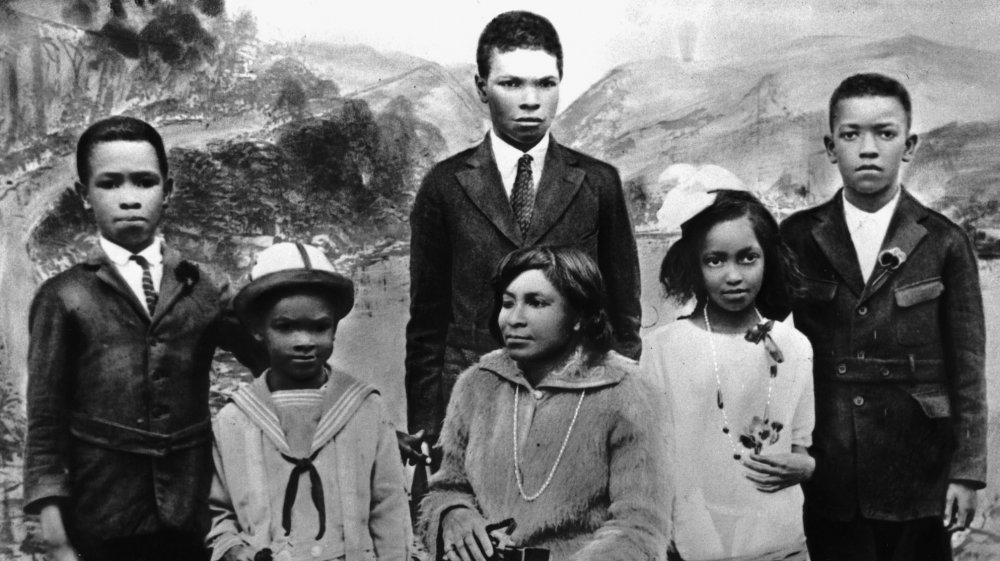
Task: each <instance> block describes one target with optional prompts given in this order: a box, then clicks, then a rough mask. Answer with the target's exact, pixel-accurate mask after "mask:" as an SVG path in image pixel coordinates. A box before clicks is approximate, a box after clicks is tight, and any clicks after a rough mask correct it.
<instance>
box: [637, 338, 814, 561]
mask: <svg viewBox="0 0 1000 561" xmlns="http://www.w3.org/2000/svg"><path fill="white" fill-rule="evenodd" d="M771 335H772V337H773V338H774V341H775V343H776V344H777V345H778V347H779V348H780V349H781V351H782V353H783V354H784V359H785V360H784V362H783V363H781V364H779V365H778V374H777V377H776V378H775V380H774V386H773V389H772V396H771V401H770V407H769V418H770V419H769V420H770V422H769V423H768V424H769V425H771V426H773V425H772V423H775V422H777V423H780V429H779V430H777V437H776V438H775V437H774V436H773V430H774V429H772V435H770V436H769V437H768V438H766V439H764V440H763V448H762V450H761V454H765V455H766V454H774V453H783V452H791V450H792V445H798V446H805V447H808V446H810V445H811V444H812V430H813V425H814V422H815V409H814V402H813V382H812V347H811V346H810V344H809V341H808V340H807V339H806V337H805V336H804V335H802V334H801V333H799V332H798V331H796V330H795V328H793V327H791V325H787V324H784V323H780V322H775V325H774V329H773V330H772V332H771ZM710 337H711V338H712V339H711V343H714V346H715V351H716V355H717V357H718V363H719V380H721V389H722V396H723V401H724V406H725V412H726V415H727V416H728V419H729V427H730V431H731V434H732V437H733V438H732V440H730V438H729V435H726V434H725V433H723V431H722V427H723V417H722V412H721V411H720V410H719V407H718V405H717V399H716V390H717V388H718V383H717V381H716V375H715V368H714V363H713V359H712V347H711V344H710V339H709V338H710ZM769 364H770V363H769V360H768V355H767V351H766V350H765V348H764V345H763V343H761V344H754V343H750V342H747V341H746V340H745V339H744V338H743V335H742V334H719V333H713V334H710V333H708V331H706V330H704V329H702V328H700V327H698V326H697V325H695V324H694V323H693V322H692V321H690V320H688V319H683V320H678V321H675V322H673V323H671V324H669V325H666V326H664V327H661V328H659V329H657V330H655V331H653V332H651V333H649V334H648V335H647V336H646V337H645V347H644V349H643V353H642V359H641V363H640V367H641V370H642V372H643V374H644V375H646V376H650V377H651V379H652V380H654V381H655V382H656V383H657V384H658V385H659V386H660V388H661V390H662V392H663V401H662V403H663V407H664V408H665V410H666V412H667V415H666V421H667V423H668V424H669V426H668V427H667V431H666V433H667V435H668V438H669V443H668V446H669V458H670V459H671V462H672V465H671V479H672V481H671V483H672V486H673V489H674V493H675V496H674V503H673V511H672V516H671V519H672V523H673V542H674V544H675V547H676V548H677V551H678V553H680V555H681V557H683V558H684V559H685V560H687V561H697V560H705V559H725V558H729V557H737V556H744V555H758V554H763V553H766V552H769V551H773V550H776V549H779V548H783V547H788V546H790V545H796V544H805V535H804V532H803V529H802V501H803V498H802V490H801V488H800V487H799V486H798V485H796V486H792V487H788V488H786V489H783V490H781V491H779V492H777V493H764V492H761V491H758V490H757V489H756V487H754V484H753V482H752V481H750V480H748V479H747V478H746V474H747V473H749V472H750V470H749V469H748V468H747V467H745V466H743V465H742V464H741V463H740V462H739V461H737V460H735V459H734V458H733V444H732V443H733V442H735V445H736V448H737V449H738V450H739V452H740V453H741V455H742V456H743V458H746V457H748V456H749V455H750V454H751V453H752V452H753V451H752V450H748V449H747V448H744V445H743V444H742V443H741V442H740V435H741V434H744V433H746V432H748V431H749V427H750V425H751V422H752V421H753V419H754V417H755V416H757V417H762V416H763V413H764V409H765V406H766V404H767V402H768V400H767V393H768V379H769Z"/></svg>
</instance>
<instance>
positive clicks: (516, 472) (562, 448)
mask: <svg viewBox="0 0 1000 561" xmlns="http://www.w3.org/2000/svg"><path fill="white" fill-rule="evenodd" d="M520 395H521V386H514V431H513V432H514V479H516V480H517V490H518V492H520V493H521V498H522V499H524V500H526V501H528V502H529V503H530V502H531V501H534V500H535V499H537V498H538V497H540V496H542V493H543V492H544V491H545V488H546V487H548V486H549V483H551V482H552V476H553V475H555V474H556V468H557V467H559V462H560V461H561V460H562V456H563V452H565V451H566V444H567V443H568V442H569V435H570V433H572V432H573V425H575V424H576V416H577V415H578V414H579V413H580V406H581V405H583V396H585V395H587V391H586V390H584V391H581V392H580V400H579V401H577V402H576V410H574V411H573V419H572V420H571V421H570V422H569V428H568V429H566V437H565V438H563V442H562V446H560V447H559V454H558V455H556V461H555V463H554V464H552V469H551V470H549V475H548V477H546V478H545V482H544V483H542V487H541V488H540V489H539V490H538V492H537V493H535V494H533V495H529V494H527V493H525V492H524V481H523V480H522V479H521V466H520V464H521V462H520V460H518V457H517V404H518V398H519V397H520Z"/></svg>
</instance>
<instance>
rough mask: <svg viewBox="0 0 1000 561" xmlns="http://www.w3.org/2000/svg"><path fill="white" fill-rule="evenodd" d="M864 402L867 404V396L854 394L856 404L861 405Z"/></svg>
mask: <svg viewBox="0 0 1000 561" xmlns="http://www.w3.org/2000/svg"><path fill="white" fill-rule="evenodd" d="M864 404H865V398H863V397H861V396H860V395H856V396H854V405H857V406H858V407H861V406H862V405H864Z"/></svg>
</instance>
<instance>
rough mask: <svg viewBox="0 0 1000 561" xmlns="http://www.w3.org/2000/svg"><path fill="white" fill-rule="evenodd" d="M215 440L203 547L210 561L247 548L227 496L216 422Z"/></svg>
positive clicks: (227, 490)
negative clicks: (207, 523)
mask: <svg viewBox="0 0 1000 561" xmlns="http://www.w3.org/2000/svg"><path fill="white" fill-rule="evenodd" d="M214 428H215V431H214V432H215V435H216V440H214V441H213V443H212V460H213V464H214V466H215V469H214V470H213V474H212V490H211V492H210V493H209V496H208V509H209V513H210V514H211V517H212V526H211V528H210V529H209V531H208V535H207V536H206V537H205V545H207V546H208V548H209V549H210V550H211V551H212V561H219V559H222V557H223V556H224V555H225V554H226V552H227V551H229V550H230V549H232V548H234V547H237V546H248V545H249V543H248V542H247V541H246V540H245V539H244V537H243V532H242V531H241V529H240V524H239V521H238V520H237V518H236V510H235V509H234V508H233V500H232V498H231V497H230V496H229V487H228V484H227V481H228V480H227V479H226V470H225V467H226V466H225V465H224V463H223V459H222V453H221V452H220V450H219V443H218V435H219V426H218V421H216V425H215V427H214Z"/></svg>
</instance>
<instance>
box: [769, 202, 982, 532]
mask: <svg viewBox="0 0 1000 561" xmlns="http://www.w3.org/2000/svg"><path fill="white" fill-rule="evenodd" d="M842 196H843V195H842V194H840V193H838V194H837V195H836V196H835V197H834V198H833V199H832V200H830V201H828V202H826V203H824V204H822V205H820V206H818V207H815V208H812V209H809V210H805V211H802V212H799V213H796V214H794V215H792V216H790V217H789V218H788V219H787V220H785V222H784V223H783V224H782V226H781V230H782V235H783V236H784V240H785V242H786V243H787V244H788V245H789V246H790V247H791V248H792V250H793V252H794V253H795V254H796V255H797V257H798V259H799V265H800V267H801V268H802V270H803V272H804V273H805V275H806V277H807V282H806V286H805V294H804V296H803V297H802V298H801V299H798V300H797V301H796V302H795V303H794V304H793V313H794V318H795V326H796V327H797V328H798V329H799V330H800V331H802V332H803V333H805V334H806V336H807V337H809V340H810V341H811V342H812V344H813V351H814V356H815V371H814V374H815V392H816V429H815V433H814V435H813V442H814V445H813V448H812V453H813V455H814V456H815V457H816V473H815V475H814V476H813V479H812V481H810V482H808V483H807V484H806V485H804V488H805V491H806V508H807V509H810V510H811V511H814V512H815V513H816V514H818V515H821V516H826V517H828V518H834V519H841V520H847V519H850V518H852V517H853V516H854V515H855V513H857V512H859V511H860V513H861V515H862V516H864V517H866V518H872V519H881V520H909V519H914V518H919V517H929V516H940V515H941V512H942V509H943V506H944V494H945V489H946V487H947V485H948V482H949V480H964V481H966V482H969V483H971V484H972V485H973V486H975V487H982V486H984V485H985V484H984V481H985V479H986V388H985V381H984V370H983V366H984V355H985V329H984V321H983V306H982V295H981V293H980V290H979V273H978V268H977V265H976V258H975V254H974V252H973V248H972V244H971V243H970V242H969V239H968V238H967V236H966V235H965V233H964V232H963V231H962V230H961V229H959V227H958V226H956V225H955V224H954V223H952V222H951V221H950V220H948V219H947V218H945V217H944V216H942V215H940V214H938V213H936V212H933V211H931V210H930V209H928V208H926V207H924V206H923V205H921V204H920V203H919V202H917V200H916V199H914V198H913V197H912V196H911V195H910V194H909V193H908V192H906V190H905V189H904V190H903V192H902V195H901V197H900V201H899V206H898V207H897V209H896V212H895V214H894V215H893V217H892V220H891V222H890V224H889V230H888V232H887V234H886V240H885V242H884V244H883V246H882V249H883V251H885V250H889V249H891V248H897V249H898V250H900V251H902V252H903V253H905V260H903V262H902V264H900V265H899V266H898V268H896V269H893V268H892V267H884V266H881V265H876V267H875V270H874V271H873V272H872V275H871V277H870V278H869V281H868V283H867V284H865V283H864V282H863V281H862V276H861V272H860V268H859V266H858V260H857V257H856V253H855V251H854V245H853V243H852V242H851V237H850V233H849V232H848V230H847V224H846V223H845V221H844V211H843V201H842Z"/></svg>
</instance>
